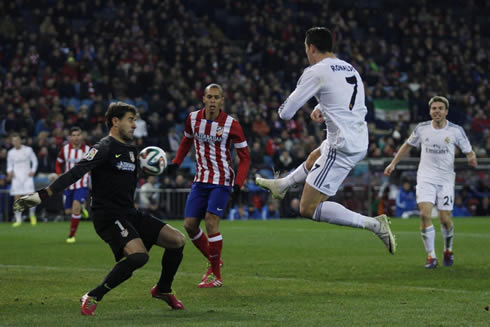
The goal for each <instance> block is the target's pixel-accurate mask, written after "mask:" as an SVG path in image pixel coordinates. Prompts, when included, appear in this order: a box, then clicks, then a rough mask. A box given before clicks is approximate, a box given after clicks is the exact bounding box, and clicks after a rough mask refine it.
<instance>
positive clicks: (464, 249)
mask: <svg viewBox="0 0 490 327" xmlns="http://www.w3.org/2000/svg"><path fill="white" fill-rule="evenodd" d="M170 223H171V224H172V225H173V226H175V227H177V228H179V229H180V230H183V227H182V226H183V221H170ZM455 224H456V226H455V241H454V252H455V264H454V266H452V267H444V266H442V237H441V234H440V228H439V222H438V221H437V220H434V225H435V227H436V231H437V236H436V251H437V255H438V257H439V259H440V261H441V264H440V266H439V267H438V268H437V269H434V270H426V269H424V266H423V265H424V263H425V251H424V249H423V244H422V241H421V237H420V233H419V220H418V219H409V220H397V219H393V223H392V230H393V232H394V233H395V234H396V236H397V240H398V252H397V253H396V255H390V254H389V253H388V251H387V250H386V249H385V247H384V245H383V244H382V243H381V241H380V240H379V239H378V238H376V237H375V236H374V235H373V234H371V233H370V232H368V231H363V230H358V229H352V228H346V227H337V226H333V225H328V224H323V223H315V222H312V221H309V220H303V219H298V220H293V219H291V220H290V219H284V220H274V221H252V220H249V221H233V222H229V221H223V222H222V223H221V232H222V234H223V239H224V241H223V242H224V243H223V244H224V248H223V260H224V267H223V281H224V286H223V287H222V288H218V289H198V288H197V287H196V285H197V283H198V282H199V281H200V278H201V276H202V274H203V273H204V272H205V270H206V264H205V261H204V258H202V256H201V254H200V252H199V251H198V250H197V249H196V248H195V247H194V246H193V244H192V243H191V242H190V241H188V242H187V245H186V248H185V254H184V260H183V262H182V265H181V268H180V270H179V272H178V273H177V276H176V279H175V282H174V290H175V291H176V292H177V297H178V298H179V299H180V300H181V301H182V302H183V303H184V305H185V310H184V311H172V310H170V308H169V307H168V306H167V304H166V303H164V302H162V301H160V300H155V299H152V298H151V296H150V289H151V287H152V286H153V285H154V284H155V283H156V281H157V280H158V278H159V276H160V262H161V257H162V252H163V250H162V249H161V248H158V247H154V248H153V249H152V250H151V252H150V261H149V262H148V264H147V265H146V266H145V267H143V268H141V269H140V270H138V271H136V273H135V274H134V275H133V277H132V278H131V279H130V280H128V281H127V282H125V283H123V284H122V285H120V286H119V287H118V288H116V289H114V290H113V291H111V292H110V293H108V294H107V295H106V297H105V298H104V300H103V301H101V302H100V304H99V306H98V308H97V311H96V316H94V317H86V316H81V315H80V303H79V298H80V297H81V296H82V295H83V294H85V293H86V292H87V291H89V290H90V289H92V288H93V287H95V286H96V285H97V284H99V283H100V282H101V281H102V279H103V278H104V277H105V275H106V274H107V273H108V272H109V270H110V269H111V268H112V266H113V265H114V261H113V257H112V252H111V251H110V249H109V247H108V246H107V245H106V244H105V243H104V242H103V241H102V240H100V239H99V238H98V236H97V235H96V234H95V231H94V229H93V226H92V223H91V222H88V221H82V223H81V224H80V228H79V230H78V233H77V243H75V244H66V243H65V238H66V236H67V233H68V230H69V225H68V223H39V224H38V225H37V226H35V227H32V226H30V225H29V224H24V225H23V226H21V227H19V228H15V229H14V228H12V227H11V225H10V224H0V293H1V296H0V326H87V325H91V326H92V325H93V326H213V327H214V326H489V325H490V311H488V306H489V305H490V255H489V251H490V219H489V218H465V219H462V218H461V219H455Z"/></svg>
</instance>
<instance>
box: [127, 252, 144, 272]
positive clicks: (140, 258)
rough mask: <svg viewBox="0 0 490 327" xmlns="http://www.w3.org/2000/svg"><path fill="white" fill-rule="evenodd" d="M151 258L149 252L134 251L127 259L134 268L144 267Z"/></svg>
mask: <svg viewBox="0 0 490 327" xmlns="http://www.w3.org/2000/svg"><path fill="white" fill-rule="evenodd" d="M149 258H150V256H149V255H148V253H133V254H130V255H128V256H127V257H126V260H127V262H128V263H130V264H131V266H132V267H133V268H134V269H138V268H141V267H143V266H144V265H145V264H146V263H147V262H148V259H149Z"/></svg>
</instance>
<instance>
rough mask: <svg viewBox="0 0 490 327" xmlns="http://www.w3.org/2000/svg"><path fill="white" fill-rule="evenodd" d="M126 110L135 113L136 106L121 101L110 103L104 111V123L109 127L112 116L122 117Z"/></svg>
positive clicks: (110, 126)
mask: <svg viewBox="0 0 490 327" xmlns="http://www.w3.org/2000/svg"><path fill="white" fill-rule="evenodd" d="M127 112H131V113H133V114H134V115H136V112H137V111H136V107H135V106H133V105H130V104H127V103H124V102H121V101H118V102H113V103H111V104H110V105H109V108H107V111H106V113H105V123H106V125H107V127H108V128H109V129H111V128H112V118H114V117H117V118H119V119H122V118H123V117H124V115H125V114H126V113H127Z"/></svg>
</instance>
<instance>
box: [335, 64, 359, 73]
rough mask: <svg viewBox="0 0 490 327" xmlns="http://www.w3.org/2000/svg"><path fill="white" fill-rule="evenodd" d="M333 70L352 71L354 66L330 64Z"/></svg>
mask: <svg viewBox="0 0 490 327" xmlns="http://www.w3.org/2000/svg"><path fill="white" fill-rule="evenodd" d="M330 68H331V69H332V71H333V72H352V71H354V67H352V66H351V65H330Z"/></svg>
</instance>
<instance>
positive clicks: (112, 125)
mask: <svg viewBox="0 0 490 327" xmlns="http://www.w3.org/2000/svg"><path fill="white" fill-rule="evenodd" d="M105 116H106V124H107V126H108V128H109V130H110V132H109V135H108V136H107V137H104V138H103V139H101V140H100V141H99V143H97V144H96V145H95V146H94V147H93V148H92V149H91V150H90V151H89V152H88V153H87V154H86V155H85V157H84V159H82V160H81V161H80V162H79V163H78V164H77V165H76V166H75V167H73V168H72V169H70V170H68V171H67V172H66V173H64V174H63V175H61V176H60V177H59V178H58V179H56V180H55V181H54V182H53V183H52V184H51V185H49V186H48V187H47V188H45V189H42V190H40V191H38V192H36V193H33V194H29V195H25V196H23V197H21V198H20V199H18V200H17V201H15V203H14V210H16V211H20V210H24V209H26V208H29V207H32V206H36V205H38V204H39V203H41V202H42V201H44V200H46V199H47V198H48V197H49V196H51V195H52V194H54V193H57V192H61V191H63V190H64V189H65V188H66V187H68V186H70V185H71V184H73V183H74V182H76V181H77V180H78V179H80V178H81V177H82V176H83V175H84V174H85V173H87V172H88V171H91V173H92V211H93V223H94V227H95V231H96V232H97V234H98V235H99V236H100V237H101V238H102V239H103V240H104V241H105V242H107V244H109V246H110V247H111V249H112V252H113V253H114V257H115V259H116V261H117V263H116V265H115V266H114V268H113V269H112V271H111V272H110V273H109V274H108V275H107V276H106V277H105V278H104V280H103V281H102V283H100V285H99V286H97V287H95V288H94V289H93V290H91V291H90V292H88V293H86V294H85V295H83V296H82V298H81V299H80V302H81V313H82V315H94V313H95V309H96V307H97V303H98V302H99V301H100V300H102V298H103V297H104V295H105V294H106V293H107V292H109V291H110V290H112V289H113V288H115V287H116V286H118V285H119V284H121V283H122V282H124V281H125V280H127V279H129V278H130V277H131V275H132V274H133V271H135V270H136V269H138V268H141V267H142V266H144V265H145V264H146V262H147V261H148V258H149V256H148V251H149V250H150V248H151V247H152V245H154V244H156V245H158V246H160V247H163V248H165V251H164V254H163V258H162V273H161V276H160V279H159V281H158V282H157V284H156V285H155V286H154V287H153V288H152V289H151V295H152V296H153V297H154V298H157V299H161V300H164V301H165V302H166V303H167V304H168V305H169V306H170V307H171V308H172V309H184V305H183V304H182V302H180V301H179V300H178V299H177V298H176V297H175V294H174V293H173V292H172V288H171V286H172V282H173V279H174V276H175V274H176V272H177V269H178V268H179V265H180V262H181V261H182V257H183V249H184V244H185V236H184V235H183V234H182V233H181V232H180V231H178V230H177V229H175V228H173V227H172V226H170V225H168V224H166V223H164V222H162V221H161V220H159V219H157V218H155V217H154V216H151V215H147V214H143V213H141V212H140V211H138V210H137V209H136V208H135V206H134V191H135V188H136V182H137V168H138V162H137V149H136V147H135V146H134V145H132V144H131V142H132V140H133V133H134V129H135V128H136V124H135V117H136V108H135V107H134V106H132V105H128V104H126V103H123V102H116V103H111V104H110V105H109V108H108V109H107V112H106V114H105Z"/></svg>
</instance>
